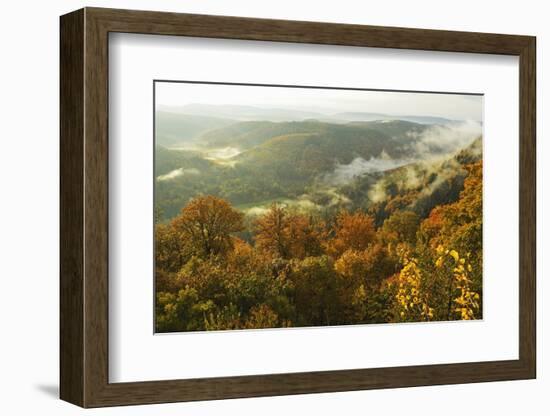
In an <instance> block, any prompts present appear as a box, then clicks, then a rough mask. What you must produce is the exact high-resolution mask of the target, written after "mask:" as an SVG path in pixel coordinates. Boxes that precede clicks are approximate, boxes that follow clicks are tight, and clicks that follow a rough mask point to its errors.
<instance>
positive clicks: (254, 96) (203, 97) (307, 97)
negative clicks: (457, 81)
mask: <svg viewBox="0 0 550 416" xmlns="http://www.w3.org/2000/svg"><path fill="white" fill-rule="evenodd" d="M155 91H156V104H157V105H160V106H183V105H187V104H194V103H200V104H212V105H247V106H257V107H263V108H273V107H277V108H287V109H299V110H306V111H313V112H320V113H324V114H327V115H328V114H334V113H340V112H349V111H353V112H372V113H385V114H389V115H415V116H437V117H445V118H449V119H456V120H475V121H482V119H483V115H482V114H483V113H482V111H483V98H482V96H479V95H458V94H433V93H432V94H430V93H416V92H414V93H410V92H388V91H353V90H351V91H350V90H334V89H314V88H285V87H256V86H242V85H219V84H218V85H213V84H188V83H176V82H156V83H155Z"/></svg>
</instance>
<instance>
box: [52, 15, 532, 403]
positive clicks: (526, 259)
mask: <svg viewBox="0 0 550 416" xmlns="http://www.w3.org/2000/svg"><path fill="white" fill-rule="evenodd" d="M109 32H127V33H144V34H155V35H175V36H194V37H210V38H226V39H247V40H256V41H277V42H298V43H315V44H331V45H347V46H357V47H364V46H369V47H384V48H399V49H419V50H433V51H449V52H471V53H487V54H506V55H517V56H519V57H520V108H519V112H520V132H519V133H520V143H519V149H520V189H519V191H520V224H519V226H520V270H519V285H520V321H519V322H520V328H519V331H520V345H519V355H520V357H519V359H518V360H511V361H493V362H476V363H462V364H445V365H427V366H408V367H393V368H376V369H358V370H339V371H325V372H310V373H292V374H267V375H256V376H240V377H221V378H207V379H192V380H170V381H150V382H140V383H109V380H108V362H109V353H108V306H109V305H108V303H109V301H108V295H109V293H108V283H109V279H108V221H109V218H108V33H109ZM535 50H536V48H535V38H533V37H528V36H511V35H499V34H485V33H466V32H449V31H434V30H421V29H404V28H387V27H376V26H360V25H342V24H325V23H315V22H295V21H281V20H266V19H250V18H239V17H224V16H205V15H188V14H176V13H159V12H144V11H128V10H113V9H97V8H86V9H83V10H80V11H77V12H73V13H71V14H69V15H66V16H63V17H62V18H61V397H62V398H63V399H64V400H67V401H69V402H71V403H75V404H78V405H80V406H83V407H99V406H115V405H129V404H144V403H162V402H176V401H190V400H210V399H225V398H237V397H257V396H269V395H287V394H305V393H320V392H336V391H349V390H362V389H376V388H396V387H410V386H422V385H437V384H453V383H473V382H485V381H500V380H518V379H527V378H533V377H535V375H536V334H535V322H536V320H535V310H536V308H535V248H536V247H535V244H536V240H535V231H536V228H535V227H536V224H535V214H536V212H535V202H536V195H535V172H536V170H535V156H536V154H535V106H536V97H535ZM488 215H490V213H488Z"/></svg>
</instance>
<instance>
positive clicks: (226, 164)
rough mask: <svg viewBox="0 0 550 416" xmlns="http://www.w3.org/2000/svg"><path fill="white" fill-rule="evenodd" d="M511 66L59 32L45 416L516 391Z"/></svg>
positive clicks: (221, 32)
mask: <svg viewBox="0 0 550 416" xmlns="http://www.w3.org/2000/svg"><path fill="white" fill-rule="evenodd" d="M535 49H536V47H535V38H534V37H530V36H518V35H500V34H486V33H466V32H451V31H435V30H421V29H404V28H390V27H375V26H360V25H343V24H328V23H315V22H296V21H283V20H264V19H251V18H240V17H226V16H206V15H190V14H175V13H160V12H146V11H129V10H113V9H98V8H85V9H82V10H78V11H75V12H72V13H70V14H67V15H65V16H62V17H61V51H60V52H61V128H60V131H61V174H60V176H61V178H60V181H61V305H60V323H61V351H60V358H61V368H60V370H61V388H60V395H61V398H62V399H63V400H66V401H68V402H71V403H74V404H77V405H79V406H82V407H101V406H116V405H129V404H146V403H163V402H177V401H190V400H211V399H224V398H237V397H257V396H268V395H287V394H303V393H319V392H337V391H350V390H363V389H377V388H397V387H410V386H424V385H436V384H454V383H473V382H487V381H500V380H519V379H529V378H535V377H536V333H535V319H536V317H535V310H536V307H535V282H536V277H535V248H536V246H535V244H536V238H535V218H536V212H535V202H536V193H535V160H536V150H535V110H536V97H535Z"/></svg>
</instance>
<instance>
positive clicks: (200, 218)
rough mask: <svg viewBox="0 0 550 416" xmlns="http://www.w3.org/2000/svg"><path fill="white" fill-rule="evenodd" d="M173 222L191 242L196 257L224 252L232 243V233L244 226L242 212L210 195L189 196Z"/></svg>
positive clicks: (175, 227)
mask: <svg viewBox="0 0 550 416" xmlns="http://www.w3.org/2000/svg"><path fill="white" fill-rule="evenodd" d="M172 226H173V227H174V229H175V230H177V231H178V232H179V233H181V234H182V237H183V238H186V239H189V240H190V241H191V242H192V245H193V247H192V250H193V253H194V254H195V255H197V256H199V257H208V256H211V255H218V254H225V253H227V251H229V250H230V249H231V248H232V246H233V239H232V236H231V234H233V233H237V232H239V231H242V230H243V229H244V224H243V214H242V213H241V212H239V211H237V210H236V209H234V208H233V207H232V206H231V204H230V203H229V202H227V201H226V200H224V199H221V198H217V197H215V196H212V195H206V196H200V197H197V198H195V199H193V200H191V202H189V203H188V204H187V205H186V206H185V207H184V208H183V209H182V210H181V213H180V214H179V215H178V216H177V217H176V218H174V219H173V221H172Z"/></svg>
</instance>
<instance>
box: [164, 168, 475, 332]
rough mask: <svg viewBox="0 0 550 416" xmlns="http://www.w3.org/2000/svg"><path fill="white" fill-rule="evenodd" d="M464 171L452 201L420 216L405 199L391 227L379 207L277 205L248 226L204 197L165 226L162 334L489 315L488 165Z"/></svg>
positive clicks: (390, 213) (224, 204) (392, 213)
mask: <svg viewBox="0 0 550 416" xmlns="http://www.w3.org/2000/svg"><path fill="white" fill-rule="evenodd" d="M464 169H465V172H466V173H465V174H464V177H463V186H462V188H461V189H462V190H461V191H460V192H459V193H458V195H456V198H454V200H452V202H449V203H445V204H441V205H436V206H435V207H433V206H431V205H430V206H428V207H429V209H428V208H426V209H425V210H424V211H422V210H419V209H415V210H411V209H409V208H408V206H410V204H409V202H410V201H408V202H407V203H403V198H405V196H403V195H401V196H399V198H400V199H399V200H398V201H396V200H394V201H391V203H393V205H394V208H393V209H392V210H388V209H387V204H386V205H385V207H386V211H387V213H386V214H385V215H384V217H383V218H384V219H383V220H380V215H379V212H377V210H380V207H379V206H377V205H376V204H375V205H372V206H371V207H370V209H355V208H354V209H350V210H346V209H344V208H340V209H339V210H338V211H337V212H335V213H332V212H331V213H330V214H326V215H321V214H320V213H318V212H317V213H316V212H310V213H304V212H301V211H298V210H294V209H292V208H291V207H288V206H285V205H284V204H279V203H273V204H272V205H271V206H270V208H269V209H267V210H266V211H265V212H264V213H262V214H261V215H259V216H257V217H255V218H254V220H250V219H248V217H245V215H244V214H243V213H242V212H241V211H240V210H237V209H236V208H235V207H233V206H232V204H231V203H230V202H228V201H227V200H225V199H222V198H220V197H216V196H212V195H203V196H198V197H195V198H194V199H192V200H190V201H189V202H188V203H187V204H186V205H185V206H184V207H183V208H182V209H181V212H180V213H179V215H177V216H175V217H174V218H172V219H171V220H170V221H169V222H164V223H163V222H158V223H157V224H156V230H155V256H156V297H157V299H156V330H157V331H159V332H174V331H200V330H221V329H247V328H273V327H303V326H321V325H347V324H371V323H388V322H418V321H445V320H469V319H480V318H481V317H482V308H481V298H482V250H481V248H482V247H481V245H482V162H481V161H477V162H475V163H470V164H466V165H465V167H464ZM407 195H408V194H407ZM409 196H410V195H409ZM398 202H400V203H398ZM407 204H409V205H407Z"/></svg>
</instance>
